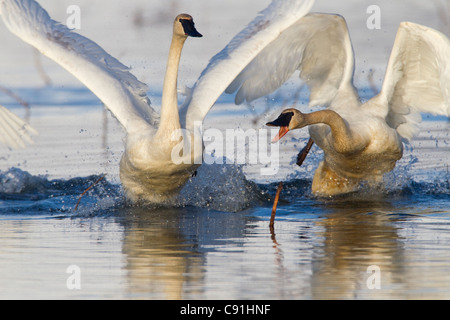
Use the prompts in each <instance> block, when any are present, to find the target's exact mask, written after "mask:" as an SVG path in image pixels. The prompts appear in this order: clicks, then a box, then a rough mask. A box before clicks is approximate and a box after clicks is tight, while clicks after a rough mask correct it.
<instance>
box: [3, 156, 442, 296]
mask: <svg viewBox="0 0 450 320" xmlns="http://www.w3.org/2000/svg"><path fill="white" fill-rule="evenodd" d="M211 169H214V170H216V171H220V170H217V169H218V168H217V165H216V168H211ZM230 170H234V171H236V172H235V173H234V175H235V176H239V174H240V173H241V170H240V168H239V167H235V168H233V169H230ZM205 171H206V173H207V174H210V172H209V171H208V169H205ZM201 174H202V173H201V172H200V177H201ZM228 175H229V172H228V173H227V176H228ZM99 177H100V176H90V177H85V178H74V179H68V180H66V179H55V180H49V179H47V178H45V177H42V176H33V175H31V174H29V173H27V172H26V171H22V170H20V169H10V170H9V171H6V172H2V173H1V174H0V180H1V181H2V184H1V185H2V189H1V190H0V191H1V192H0V220H1V223H0V228H1V230H0V242H1V243H2V246H1V249H0V257H1V259H0V272H1V275H2V277H0V287H1V288H2V290H1V292H0V298H2V299H11V298H12V299H15V298H21V299H22V298H25V299H42V298H44V299H112V298H115V299H378V298H383V299H385V298H392V299H422V298H425V299H430V298H437V299H448V298H450V276H449V273H448V268H449V266H450V253H449V252H450V250H449V249H450V205H449V204H450V196H449V193H448V190H449V189H448V188H449V186H448V181H444V182H443V183H441V184H438V183H416V182H410V183H408V184H406V185H403V186H401V187H400V188H397V189H391V190H379V191H370V192H369V191H364V190H363V191H361V192H358V193H356V194H352V195H348V196H342V197H338V198H335V199H316V198H314V197H312V196H311V195H310V194H309V193H308V188H309V186H310V181H309V180H307V179H306V180H292V181H290V182H288V183H285V185H284V189H283V191H282V198H281V201H280V203H279V206H278V210H277V217H276V222H275V231H274V233H271V232H270V230H269V227H268V220H269V218H270V213H271V200H268V199H269V198H270V197H272V196H273V195H274V192H275V190H276V183H273V184H260V185H256V184H250V185H251V188H250V189H247V194H246V195H245V196H242V194H243V193H242V191H239V192H233V191H228V196H227V197H228V200H230V201H236V202H237V203H240V205H241V206H242V207H241V208H240V209H239V210H237V211H236V212H224V211H219V210H216V209H213V208H211V207H213V206H214V204H213V203H212V202H207V201H205V199H207V198H209V191H207V192H205V193H203V194H202V193H201V192H200V191H199V190H195V194H191V195H190V197H188V198H189V201H191V202H192V203H195V204H196V205H189V204H181V205H179V206H176V207H134V206H132V205H130V204H128V203H127V202H126V201H125V200H124V198H123V196H122V192H121V188H120V186H119V185H117V184H114V183H110V182H109V181H108V180H107V179H106V178H105V179H103V180H101V181H100V182H99V183H98V184H97V185H96V186H94V187H93V188H92V189H90V190H89V191H88V192H87V193H86V194H85V195H84V196H83V197H82V198H81V201H80V204H79V207H78V208H77V210H75V206H76V204H77V202H78V200H79V198H80V195H81V194H82V193H83V191H84V190H85V189H86V188H88V187H89V186H91V185H92V183H94V182H95V181H97V180H98V178H99ZM243 179H245V178H243ZM241 182H242V183H243V184H247V182H246V180H242V181H241ZM233 185H236V183H235V181H234V182H233ZM194 189H195V188H193V190H194ZM225 189H226V188H225ZM222 191H223V190H222ZM244 198H245V199H244ZM223 200H224V199H223ZM234 208H235V209H236V207H234ZM73 266H75V267H76V268H78V269H76V270H79V272H80V274H79V275H80V277H79V278H77V279H78V280H77V281H79V282H76V283H78V284H79V285H80V288H79V289H76V288H75V289H70V288H71V286H72V285H73V282H71V279H73V278H71V277H72V276H73V275H74V274H75V273H73V271H71V270H73V269H70V268H71V267H72V268H73ZM370 266H376V267H377V268H379V276H380V277H379V279H380V282H379V285H380V287H379V288H373V286H374V285H375V284H376V282H373V281H372V280H371V279H373V278H370V277H371V276H373V275H374V273H373V272H371V271H370V269H369V271H368V268H369V267H370ZM68 268H69V269H68ZM370 288H373V289H370Z"/></svg>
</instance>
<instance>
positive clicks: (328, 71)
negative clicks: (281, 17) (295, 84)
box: [226, 14, 354, 106]
mask: <svg viewBox="0 0 450 320" xmlns="http://www.w3.org/2000/svg"><path fill="white" fill-rule="evenodd" d="M353 60H354V57H353V50H352V46H351V42H350V38H349V35H348V29H347V24H346V22H345V19H344V18H342V17H341V16H339V15H332V14H309V15H307V16H305V17H303V18H301V19H300V20H298V21H297V22H296V23H295V24H293V25H292V26H290V27H289V28H288V29H286V30H285V31H283V32H282V33H281V34H280V36H279V37H278V38H276V39H275V40H274V41H272V42H271V43H270V44H269V45H268V46H267V47H266V48H265V49H264V50H263V51H262V52H261V53H260V54H259V55H258V56H257V57H256V58H255V59H254V60H253V61H252V62H251V63H250V64H249V65H248V66H247V67H246V68H245V69H244V70H243V71H242V72H241V73H240V74H239V76H238V77H237V78H236V79H235V80H234V81H233V82H232V84H231V85H230V86H229V87H228V88H227V90H226V92H227V93H232V92H235V91H236V90H237V94H236V98H235V101H236V103H237V104H240V103H242V102H244V101H248V102H250V101H252V100H254V99H257V98H260V97H262V96H265V95H267V94H269V93H271V92H273V91H274V90H276V89H277V88H278V87H280V86H281V85H282V84H283V83H284V82H285V81H287V80H288V79H289V78H290V77H291V76H292V74H293V73H294V72H295V71H297V70H300V71H301V73H300V77H301V78H302V80H303V81H305V83H306V84H307V85H308V87H309V89H310V106H316V105H328V104H330V103H331V101H332V100H333V99H334V97H335V96H336V94H337V92H338V91H339V90H340V89H341V84H343V83H347V84H348V83H351V81H352V77H353V72H354V61H353Z"/></svg>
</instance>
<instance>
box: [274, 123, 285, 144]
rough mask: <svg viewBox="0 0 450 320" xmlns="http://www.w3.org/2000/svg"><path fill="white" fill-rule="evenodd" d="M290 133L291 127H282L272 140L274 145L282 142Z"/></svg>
mask: <svg viewBox="0 0 450 320" xmlns="http://www.w3.org/2000/svg"><path fill="white" fill-rule="evenodd" d="M288 132H289V127H286V126H283V127H280V131H278V134H277V135H276V136H275V137H274V138H273V139H272V143H275V142H277V141H278V140H280V139H281V138H283V137H284V135H285V134H286V133H288Z"/></svg>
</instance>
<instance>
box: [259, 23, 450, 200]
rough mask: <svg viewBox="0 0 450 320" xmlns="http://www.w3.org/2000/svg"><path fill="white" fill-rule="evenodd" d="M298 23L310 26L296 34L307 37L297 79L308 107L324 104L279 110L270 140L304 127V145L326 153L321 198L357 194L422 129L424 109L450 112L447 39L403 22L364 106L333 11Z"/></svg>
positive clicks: (320, 171)
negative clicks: (308, 110)
mask: <svg viewBox="0 0 450 320" xmlns="http://www.w3.org/2000/svg"><path fill="white" fill-rule="evenodd" d="M302 20H303V22H304V23H305V24H306V23H308V24H309V25H308V26H303V27H301V26H300V25H302V24H303V23H300V25H299V28H300V29H302V31H303V32H304V33H306V34H302V35H301V36H300V37H301V38H302V37H303V38H307V37H309V40H307V42H306V43H305V44H304V46H305V49H304V51H303V52H302V54H303V56H304V58H303V60H301V61H302V62H301V64H300V68H301V69H302V70H303V71H302V72H303V73H302V75H301V76H302V78H304V79H305V81H306V83H307V84H308V85H309V86H310V89H311V99H312V100H313V101H312V102H310V105H316V104H325V105H327V106H328V108H327V109H325V110H319V111H315V112H311V113H306V114H305V113H302V112H300V111H299V110H297V109H295V108H288V109H286V110H283V111H282V113H281V114H280V115H279V117H278V118H277V119H276V120H274V121H271V122H268V123H267V125H269V126H278V127H280V129H279V132H278V135H277V136H275V138H274V139H273V141H274V142H276V141H278V140H279V139H281V138H282V137H283V136H284V135H286V134H287V133H288V132H289V131H290V130H293V129H300V128H303V127H308V129H309V134H310V142H309V146H310V145H311V144H312V143H315V144H317V145H318V146H319V147H320V148H321V149H322V150H323V151H324V159H323V161H321V162H320V164H319V166H318V168H317V169H316V172H315V174H314V177H313V182H312V186H311V188H312V192H313V193H314V194H316V195H318V196H333V195H337V194H342V193H348V192H352V191H355V190H356V189H357V188H358V187H359V186H360V183H361V181H368V182H369V183H377V182H380V181H381V180H382V176H383V174H384V173H387V172H389V171H391V170H393V168H394V167H395V164H396V162H397V161H398V160H400V159H401V157H402V154H403V143H404V142H406V143H407V142H409V141H410V140H411V139H412V138H413V137H414V135H415V134H416V133H417V132H418V131H419V127H418V124H419V123H420V121H421V115H420V113H421V112H424V113H431V114H438V115H445V116H447V117H448V116H450V43H449V40H448V38H447V37H446V36H445V35H444V34H442V33H440V32H438V31H436V30H433V29H431V28H428V27H425V26H422V25H418V24H414V23H411V22H402V23H401V24H400V26H399V28H398V31H397V35H396V39H395V41H394V45H393V49H392V52H391V55H390V58H389V62H388V65H387V69H386V73H385V78H384V81H383V84H382V88H381V91H380V92H379V93H378V94H377V95H376V96H374V97H373V98H372V99H370V100H368V101H367V102H365V103H361V102H360V100H359V97H358V96H357V93H356V90H355V87H354V86H353V83H352V74H353V68H354V67H353V53H352V50H351V44H350V39H349V36H348V30H347V27H346V23H345V20H344V19H343V18H342V17H339V16H336V15H316V16H314V15H310V16H306V17H305V18H304V19H302ZM319 21H320V24H321V27H320V28H317V29H316V28H315V27H317V25H314V24H315V23H317V22H319ZM311 24H312V26H311ZM310 26H311V28H310ZM299 31H300V30H299ZM315 100H318V101H315ZM302 155H303V156H306V155H305V154H302V153H300V154H299V158H300V157H301V156H302ZM299 165H300V163H299Z"/></svg>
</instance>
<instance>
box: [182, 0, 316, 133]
mask: <svg viewBox="0 0 450 320" xmlns="http://www.w3.org/2000/svg"><path fill="white" fill-rule="evenodd" d="M313 3H314V1H313V0H303V1H299V0H289V1H280V0H274V1H272V3H271V4H270V5H269V6H268V7H267V8H266V9H264V10H263V11H261V12H260V14H259V15H258V16H257V17H256V18H255V19H254V20H253V21H252V22H250V24H249V25H248V26H247V27H246V28H245V29H244V30H242V31H241V32H240V33H238V34H237V35H236V36H235V37H234V38H233V39H232V40H231V42H230V43H229V44H228V45H227V46H226V47H225V48H224V49H223V50H222V51H220V52H219V53H218V54H217V55H215V56H214V57H213V58H212V59H211V61H210V62H209V64H208V66H207V67H206V69H205V70H204V71H203V72H202V74H201V76H200V78H199V79H198V80H197V82H196V84H195V86H194V88H193V90H192V94H191V95H190V96H188V97H187V98H186V100H185V102H184V104H183V107H182V109H181V121H185V126H186V128H187V129H192V128H193V125H194V122H195V121H202V120H203V118H204V117H205V116H206V114H207V113H208V111H209V110H210V108H211V107H212V105H213V104H214V103H215V102H216V100H217V98H218V97H219V96H220V95H221V94H222V93H223V92H224V91H225V89H226V88H227V87H228V86H229V85H230V83H231V82H232V81H233V80H234V79H235V78H236V76H238V75H239V73H240V72H241V71H242V70H243V69H244V68H245V67H246V66H247V65H248V64H249V63H250V62H251V61H252V60H253V59H254V58H255V57H256V56H257V55H258V54H259V53H260V52H261V51H262V50H263V49H264V48H265V47H266V46H267V45H268V44H270V43H271V42H272V41H273V40H274V39H276V38H277V37H278V36H279V35H280V33H282V32H283V31H284V30H285V29H287V28H288V27H289V26H291V25H292V24H293V23H295V22H296V21H297V20H298V19H300V18H301V17H303V16H304V15H305V14H307V13H308V12H309V10H310V9H311V7H312V5H313ZM184 114H185V117H184Z"/></svg>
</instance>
